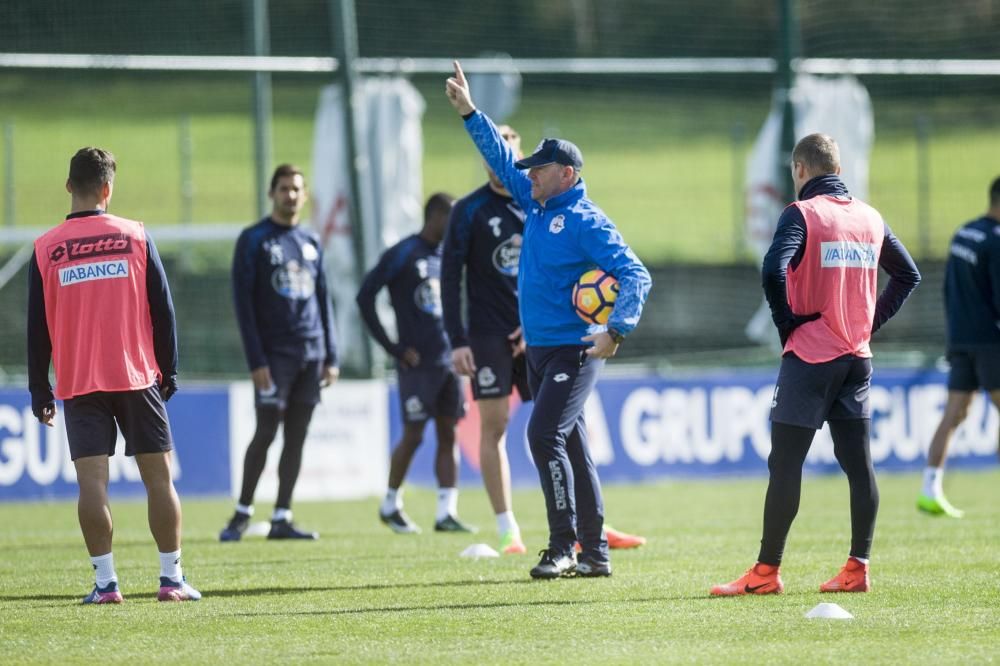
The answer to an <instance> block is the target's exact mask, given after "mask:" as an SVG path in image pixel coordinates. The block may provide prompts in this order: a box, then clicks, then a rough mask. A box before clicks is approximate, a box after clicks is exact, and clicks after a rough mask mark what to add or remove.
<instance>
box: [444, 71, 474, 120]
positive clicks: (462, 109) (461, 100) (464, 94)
mask: <svg viewBox="0 0 1000 666" xmlns="http://www.w3.org/2000/svg"><path fill="white" fill-rule="evenodd" d="M452 64H453V65H454V66H455V75H454V76H452V77H449V78H448V81H447V82H446V83H445V94H447V95H448V101H449V102H451V105H452V106H453V107H455V110H456V111H458V113H459V115H462V116H467V115H469V114H470V113H472V112H473V111H475V110H476V105H475V104H473V103H472V93H471V91H470V90H469V82H468V81H466V79H465V72H463V71H462V65H460V64H459V62H458V61H457V60H455V61H454V62H453V63H452Z"/></svg>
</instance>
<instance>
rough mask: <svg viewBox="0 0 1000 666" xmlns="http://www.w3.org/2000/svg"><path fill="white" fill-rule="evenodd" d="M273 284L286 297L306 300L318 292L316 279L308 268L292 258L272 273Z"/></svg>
mask: <svg viewBox="0 0 1000 666" xmlns="http://www.w3.org/2000/svg"><path fill="white" fill-rule="evenodd" d="M271 286H272V287H274V290H275V291H276V292H278V293H279V294H281V296H283V297H284V298H294V299H298V300H302V301H304V300H306V299H307V298H310V297H311V296H312V295H313V294H314V293H315V292H316V281H315V280H314V279H313V275H312V273H310V272H309V269H308V268H304V267H303V266H302V265H301V264H299V262H297V261H295V260H292V261H289V262H288V263H287V264H285V265H284V266H280V267H278V269H277V270H275V271H274V272H273V273H271Z"/></svg>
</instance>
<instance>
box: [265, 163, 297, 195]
mask: <svg viewBox="0 0 1000 666" xmlns="http://www.w3.org/2000/svg"><path fill="white" fill-rule="evenodd" d="M288 176H302V177H303V178H305V177H306V176H305V174H304V173H302V169H300V168H298V167H297V166H295V165H294V164H281V165H279V166H278V168H277V169H275V170H274V175H273V176H271V187H270V188H269V189H268V190H267V191H268V192H274V188H276V187H277V186H278V181H279V180H281V179H282V178H287V177H288Z"/></svg>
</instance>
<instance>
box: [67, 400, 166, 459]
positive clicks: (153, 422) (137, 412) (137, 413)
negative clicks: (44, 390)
mask: <svg viewBox="0 0 1000 666" xmlns="http://www.w3.org/2000/svg"><path fill="white" fill-rule="evenodd" d="M63 411H64V412H65V420H66V438H67V439H68V440H69V455H70V458H71V459H73V460H76V459H77V458H87V457H89V456H103V455H107V456H113V455H114V454H115V442H116V441H117V439H118V429H121V431H122V436H123V437H124V438H125V455H127V456H134V455H135V454H137V453H164V452H166V451H170V450H171V449H173V448H174V438H173V435H171V434H170V422H169V421H168V420H167V408H166V406H165V405H164V404H163V399H162V398H161V397H160V390H159V389H158V388H157V387H156V386H155V385H154V386H150V387H149V388H146V389H139V390H137V391H96V392H94V393H86V394H84V395H78V396H76V397H75V398H70V399H69V400H64V401H63ZM116 422H117V424H118V426H117V428H116V427H115V423H116Z"/></svg>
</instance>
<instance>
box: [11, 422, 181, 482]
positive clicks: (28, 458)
mask: <svg viewBox="0 0 1000 666" xmlns="http://www.w3.org/2000/svg"><path fill="white" fill-rule="evenodd" d="M0 433H7V434H9V435H11V436H6V437H3V438H2V439H0V486H12V485H14V484H15V483H18V482H19V481H21V480H22V479H23V478H25V476H26V477H27V478H28V479H30V480H31V482H32V483H34V484H36V485H39V486H51V485H52V484H54V483H55V482H56V481H57V480H61V481H62V482H64V483H76V466H75V465H74V464H73V461H72V460H71V459H70V455H69V447H68V445H67V443H66V428H65V424H64V423H61V422H59V421H58V420H57V424H56V427H54V428H47V427H45V426H43V425H41V424H40V423H39V422H38V420H37V419H36V418H35V416H34V414H32V413H31V408H30V407H25V408H24V409H23V410H20V411H19V410H18V409H17V408H16V407H14V406H12V405H4V404H0ZM115 449H116V451H117V453H116V454H115V455H113V456H111V457H110V458H108V480H109V481H110V482H111V483H118V482H126V483H138V482H140V481H141V480H142V478H141V476H140V474H139V467H138V466H137V465H136V464H135V458H133V457H126V456H125V455H124V452H125V441H124V440H123V439H122V437H121V434H119V435H118V441H117V442H116V444H115ZM170 466H171V470H172V474H173V478H174V479H175V480H177V479H180V478H181V466H180V460H179V458H178V456H177V452H176V451H174V452H173V454H172V455H171V460H170Z"/></svg>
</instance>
